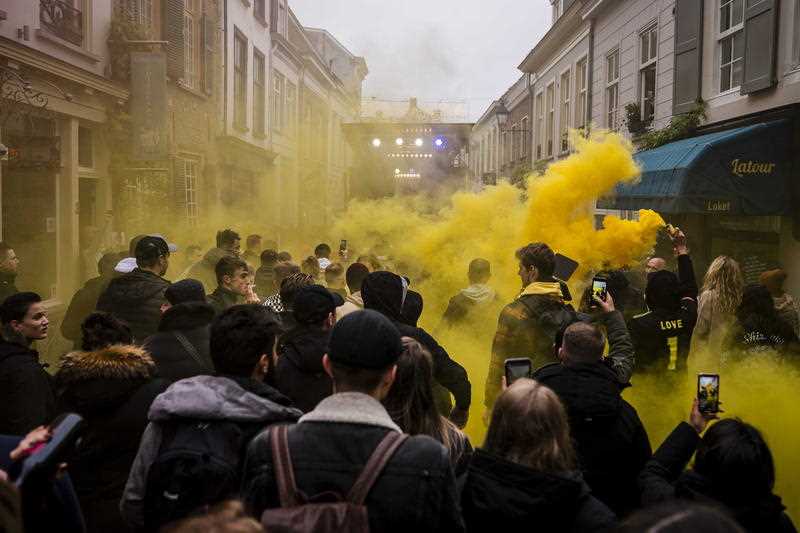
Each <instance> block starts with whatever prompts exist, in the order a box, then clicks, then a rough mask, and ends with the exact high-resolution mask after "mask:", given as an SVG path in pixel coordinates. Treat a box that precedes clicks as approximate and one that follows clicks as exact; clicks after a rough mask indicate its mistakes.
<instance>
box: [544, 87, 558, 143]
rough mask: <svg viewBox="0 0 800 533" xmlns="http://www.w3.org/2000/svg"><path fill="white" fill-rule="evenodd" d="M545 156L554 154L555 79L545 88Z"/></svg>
mask: <svg viewBox="0 0 800 533" xmlns="http://www.w3.org/2000/svg"><path fill="white" fill-rule="evenodd" d="M544 100H545V104H544V105H545V110H546V111H545V112H546V114H547V115H546V118H545V157H546V158H551V157H553V155H554V154H555V148H556V147H555V134H556V80H552V81H551V82H550V83H548V84H547V87H546V88H545V97H544Z"/></svg>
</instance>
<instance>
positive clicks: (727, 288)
mask: <svg viewBox="0 0 800 533" xmlns="http://www.w3.org/2000/svg"><path fill="white" fill-rule="evenodd" d="M743 289H744V279H743V277H742V270H741V269H740V268H739V263H737V262H736V261H735V260H733V259H731V258H730V257H728V256H727V255H721V256H719V257H717V258H716V259H714V261H713V262H712V263H711V266H709V267H708V272H706V275H705V278H703V289H702V290H703V292H705V291H716V293H717V302H718V305H719V310H720V311H722V312H723V313H729V314H733V313H734V312H735V311H736V308H738V307H739V304H740V303H741V302H742V291H743Z"/></svg>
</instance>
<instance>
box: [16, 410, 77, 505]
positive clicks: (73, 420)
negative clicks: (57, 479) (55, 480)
mask: <svg viewBox="0 0 800 533" xmlns="http://www.w3.org/2000/svg"><path fill="white" fill-rule="evenodd" d="M82 428H83V418H81V417H80V416H78V415H76V414H74V413H66V414H63V415H61V416H59V417H58V418H56V419H55V420H54V421H53V423H52V424H50V426H49V427H48V428H39V429H45V430H46V431H48V432H49V438H48V439H47V440H46V441H41V440H36V441H35V442H31V443H30V444H32V446H28V447H27V448H26V451H25V452H24V453H23V454H22V455H21V456H20V459H22V468H21V470H20V473H19V475H18V476H17V478H16V479H15V480H14V483H15V484H16V486H17V487H18V488H22V489H24V487H26V486H28V485H31V484H36V482H37V480H44V479H51V478H52V476H55V475H56V473H57V472H58V470H59V467H60V465H61V464H62V463H63V462H64V460H65V459H66V457H67V456H68V455H69V454H70V453H71V452H72V450H73V448H74V447H75V444H76V443H77V441H78V438H79V437H80V433H81V429H82ZM39 429H37V430H36V432H38V431H39ZM36 432H34V433H36ZM29 436H30V435H29Z"/></svg>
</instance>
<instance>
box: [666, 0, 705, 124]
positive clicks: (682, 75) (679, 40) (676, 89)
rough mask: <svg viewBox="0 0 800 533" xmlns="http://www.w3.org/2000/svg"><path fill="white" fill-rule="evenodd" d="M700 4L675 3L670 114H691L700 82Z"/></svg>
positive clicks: (693, 0)
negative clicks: (673, 60) (673, 63)
mask: <svg viewBox="0 0 800 533" xmlns="http://www.w3.org/2000/svg"><path fill="white" fill-rule="evenodd" d="M702 51H703V2H700V1H698V0H676V2H675V65H674V67H673V68H674V83H673V93H672V114H673V115H680V114H681V113H686V112H688V111H691V110H692V108H693V107H694V105H695V103H696V102H697V100H698V99H699V98H700V90H701V83H702V72H701V69H702Z"/></svg>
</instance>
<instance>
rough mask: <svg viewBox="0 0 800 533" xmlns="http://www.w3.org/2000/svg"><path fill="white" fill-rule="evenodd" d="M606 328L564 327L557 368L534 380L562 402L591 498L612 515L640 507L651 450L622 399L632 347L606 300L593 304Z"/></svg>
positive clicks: (538, 374)
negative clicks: (640, 480)
mask: <svg viewBox="0 0 800 533" xmlns="http://www.w3.org/2000/svg"><path fill="white" fill-rule="evenodd" d="M597 303H598V306H600V308H601V311H602V314H601V315H600V316H599V317H598V322H599V323H600V324H601V325H604V326H605V327H606V331H607V334H608V341H609V351H608V357H607V358H605V359H604V358H603V349H604V347H605V338H604V337H603V334H602V332H601V331H600V329H599V328H598V327H597V326H595V325H593V324H588V323H585V322H576V323H574V324H572V325H571V326H569V327H567V329H566V331H565V332H564V334H563V342H562V345H561V346H560V348H559V351H558V357H559V359H560V360H561V362H560V363H552V364H550V365H547V366H544V367H542V368H541V369H539V370H538V371H537V372H536V373H535V374H534V376H533V377H534V379H535V380H536V381H538V382H539V383H541V384H543V385H547V386H548V387H550V388H551V389H552V390H553V391H554V392H555V393H556V394H557V395H558V396H559V398H560V399H561V401H562V403H563V404H564V407H565V408H566V409H567V413H568V415H569V419H570V428H571V431H572V438H573V440H574V441H575V451H576V452H577V454H578V460H579V463H580V467H581V470H582V471H583V476H584V479H585V480H586V482H587V483H588V484H589V486H590V487H592V493H593V494H594V496H595V497H597V498H598V499H599V500H600V501H602V502H603V503H605V504H606V505H608V507H610V508H611V509H612V510H613V511H614V512H615V513H616V514H617V515H619V516H624V515H625V514H627V513H629V512H630V511H633V510H634V509H636V508H637V507H638V506H639V490H638V485H637V477H638V475H639V472H640V471H641V469H642V468H643V467H644V465H645V463H646V462H647V461H648V459H650V455H651V453H652V450H651V448H650V440H649V439H648V437H647V431H646V430H645V428H644V425H643V424H642V421H641V420H640V419H639V415H638V414H637V413H636V409H634V408H633V406H632V405H630V404H629V403H628V402H626V401H625V400H624V399H623V398H622V391H623V390H624V389H625V387H627V386H628V385H629V384H628V380H629V379H630V376H631V373H632V372H633V345H632V344H631V339H630V336H629V335H628V331H627V329H626V328H625V322H624V320H623V317H622V313H620V312H619V311H616V310H615V309H614V301H613V299H612V297H611V295H610V294H608V295H607V297H606V300H605V301H602V300H599V299H598V300H597Z"/></svg>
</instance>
